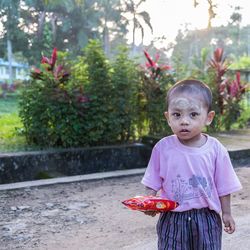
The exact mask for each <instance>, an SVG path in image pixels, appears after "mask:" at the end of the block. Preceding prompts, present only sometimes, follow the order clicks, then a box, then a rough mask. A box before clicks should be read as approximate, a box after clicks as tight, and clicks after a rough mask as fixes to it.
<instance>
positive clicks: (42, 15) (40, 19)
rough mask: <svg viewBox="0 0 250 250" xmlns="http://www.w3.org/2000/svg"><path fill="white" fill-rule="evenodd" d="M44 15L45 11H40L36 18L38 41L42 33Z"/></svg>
mask: <svg viewBox="0 0 250 250" xmlns="http://www.w3.org/2000/svg"><path fill="white" fill-rule="evenodd" d="M45 15H46V12H45V11H42V12H41V13H40V14H39V18H38V30H37V38H38V41H40V39H42V34H43V28H44V22H45Z"/></svg>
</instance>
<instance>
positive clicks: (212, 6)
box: [194, 0, 217, 29]
mask: <svg viewBox="0 0 250 250" xmlns="http://www.w3.org/2000/svg"><path fill="white" fill-rule="evenodd" d="M207 2H208V6H209V7H208V24H207V28H208V29H211V27H212V24H211V21H212V19H213V18H215V16H216V13H215V8H216V7H217V6H216V4H214V3H213V0H207ZM198 5H199V2H198V1H197V0H194V7H195V8H196V7H197V6H198Z"/></svg>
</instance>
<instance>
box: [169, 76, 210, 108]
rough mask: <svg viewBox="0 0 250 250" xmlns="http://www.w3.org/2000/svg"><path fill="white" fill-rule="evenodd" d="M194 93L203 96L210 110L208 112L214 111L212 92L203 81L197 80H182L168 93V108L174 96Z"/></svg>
mask: <svg viewBox="0 0 250 250" xmlns="http://www.w3.org/2000/svg"><path fill="white" fill-rule="evenodd" d="M183 92H186V93H190V94H192V93H194V94H199V95H201V96H202V97H203V98H202V99H203V101H204V105H205V106H206V107H207V108H208V112H209V111H211V109H212V99H213V97H212V92H211V90H210V88H209V87H208V85H207V84H205V83H204V82H202V81H199V80H195V79H186V80H181V81H179V82H177V83H175V84H174V85H173V86H172V87H171V88H170V89H169V91H168V93H167V97H166V104H167V108H168V105H169V101H170V98H171V96H172V95H173V94H178V93H183Z"/></svg>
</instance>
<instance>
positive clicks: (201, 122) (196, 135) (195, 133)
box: [165, 93, 214, 145]
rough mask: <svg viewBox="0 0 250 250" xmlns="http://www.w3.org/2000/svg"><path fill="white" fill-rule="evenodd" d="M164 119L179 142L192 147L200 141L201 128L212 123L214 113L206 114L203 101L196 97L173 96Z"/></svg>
mask: <svg viewBox="0 0 250 250" xmlns="http://www.w3.org/2000/svg"><path fill="white" fill-rule="evenodd" d="M165 117H166V118H167V121H168V124H169V126H170V127H171V129H172V131H173V133H174V134H176V135H177V136H178V138H179V140H180V141H181V142H183V143H184V144H190V145H192V143H194V144H195V143H196V142H197V141H198V140H200V139H201V132H202V130H203V128H204V127H205V126H207V125H210V123H211V122H212V120H213V117H214V111H210V112H209V113H208V111H207V107H206V106H205V105H204V101H203V100H202V99H201V98H200V97H199V96H198V95H195V94H188V93H184V94H183V93H182V94H173V95H172V96H171V97H170V100H169V105H168V111H167V112H165Z"/></svg>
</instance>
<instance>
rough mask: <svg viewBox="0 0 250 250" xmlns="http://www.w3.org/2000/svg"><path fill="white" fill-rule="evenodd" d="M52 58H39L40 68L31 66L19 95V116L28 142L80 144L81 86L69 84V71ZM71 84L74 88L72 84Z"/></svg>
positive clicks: (82, 111)
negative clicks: (29, 77)
mask: <svg viewBox="0 0 250 250" xmlns="http://www.w3.org/2000/svg"><path fill="white" fill-rule="evenodd" d="M56 56H57V52H56V50H54V51H53V54H52V57H51V59H48V58H46V57H43V58H42V64H41V70H39V69H34V70H33V71H32V74H31V80H30V81H29V83H28V84H27V86H26V88H25V89H24V91H23V92H22V94H21V95H20V103H19V106H20V112H19V114H20V118H21V121H22V123H23V125H24V134H25V136H26V139H27V142H28V143H30V144H36V145H41V146H46V147H48V146H49V147H50V146H51V147H52V146H59V147H60V146H62V147H70V146H79V145H80V144H81V140H82V137H81V136H82V133H81V132H82V131H81V128H82V123H83V121H84V120H83V116H84V114H83V113H84V109H85V108H86V106H87V102H86V100H87V98H86V96H84V94H83V93H82V88H81V86H78V88H76V86H75V85H74V84H70V81H69V80H68V77H69V74H68V73H67V72H66V71H65V69H64V68H63V66H62V65H56ZM72 86H74V87H72Z"/></svg>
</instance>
